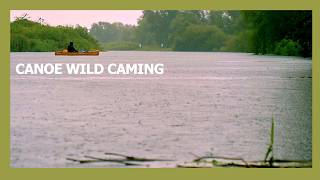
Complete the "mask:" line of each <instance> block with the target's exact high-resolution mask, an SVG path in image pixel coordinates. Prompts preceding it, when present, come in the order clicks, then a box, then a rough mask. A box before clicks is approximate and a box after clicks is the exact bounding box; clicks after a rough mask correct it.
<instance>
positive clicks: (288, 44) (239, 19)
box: [90, 10, 312, 57]
mask: <svg viewBox="0 0 320 180" xmlns="http://www.w3.org/2000/svg"><path fill="white" fill-rule="evenodd" d="M90 34H91V35H92V36H93V37H94V38H96V39H97V40H98V41H99V42H100V43H101V44H102V46H103V47H104V48H105V49H106V50H139V49H140V50H174V51H233V52H253V53H256V54H279V55H292V56H305V57H307V56H308V57H310V56H311V49H312V48H311V44H312V43H311V41H312V13H311V11H204V10H190V11H178V10H158V11H151V10H146V11H143V15H142V16H141V17H140V19H139V20H138V25H137V26H131V25H123V24H121V23H112V24H111V23H107V22H99V23H94V24H93V25H92V27H91V30H90ZM139 45H141V46H142V47H140V46H139Z"/></svg>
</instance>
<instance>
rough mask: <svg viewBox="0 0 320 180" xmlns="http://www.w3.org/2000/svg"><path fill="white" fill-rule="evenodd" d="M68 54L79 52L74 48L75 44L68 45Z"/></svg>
mask: <svg viewBox="0 0 320 180" xmlns="http://www.w3.org/2000/svg"><path fill="white" fill-rule="evenodd" d="M68 52H78V51H77V50H76V48H74V46H73V42H70V44H69V45H68Z"/></svg>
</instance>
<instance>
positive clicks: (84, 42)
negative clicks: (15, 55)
mask: <svg viewBox="0 0 320 180" xmlns="http://www.w3.org/2000/svg"><path fill="white" fill-rule="evenodd" d="M10 30H11V34H10V35H11V43H10V49H11V51H12V52H26V51H29V52H47V51H56V50H62V49H65V48H66V47H67V46H68V44H69V42H70V41H73V42H74V43H75V44H76V48H77V49H78V50H91V49H92V50H93V49H100V45H99V43H98V41H97V40H95V39H94V38H93V37H92V36H91V35H89V33H88V30H87V29H86V28H83V27H80V26H77V27H66V26H57V27H52V26H49V25H45V24H42V23H40V22H34V21H30V20H28V19H27V18H17V19H16V20H15V21H13V22H11V24H10Z"/></svg>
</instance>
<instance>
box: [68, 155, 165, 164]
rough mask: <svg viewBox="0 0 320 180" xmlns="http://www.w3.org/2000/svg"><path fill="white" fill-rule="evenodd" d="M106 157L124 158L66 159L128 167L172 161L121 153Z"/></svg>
mask: <svg viewBox="0 0 320 180" xmlns="http://www.w3.org/2000/svg"><path fill="white" fill-rule="evenodd" d="M105 155H109V156H116V157H122V158H99V157H93V156H87V155H85V156H84V157H85V158H86V159H75V158H66V159H67V160H69V161H73V162H78V163H81V164H84V163H97V162H111V163H120V164H123V165H126V166H140V165H143V164H139V163H135V162H153V161H171V160H166V159H149V158H141V157H134V156H127V155H123V154H119V153H105Z"/></svg>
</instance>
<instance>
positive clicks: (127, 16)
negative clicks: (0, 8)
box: [10, 10, 142, 28]
mask: <svg viewBox="0 0 320 180" xmlns="http://www.w3.org/2000/svg"><path fill="white" fill-rule="evenodd" d="M25 13H28V15H29V17H30V18H31V19H32V20H38V19H39V18H42V19H44V22H46V23H48V24H49V25H53V26H56V25H77V24H79V25H81V26H85V27H87V28H90V27H91V24H92V23H95V22H99V21H105V22H111V23H113V22H122V23H123V24H131V25H136V24H137V20H138V18H139V17H140V16H141V15H142V11H140V10H11V11H10V20H11V21H13V20H14V19H15V17H19V16H22V15H23V14H25Z"/></svg>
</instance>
